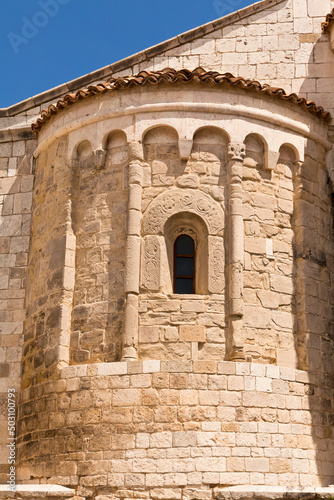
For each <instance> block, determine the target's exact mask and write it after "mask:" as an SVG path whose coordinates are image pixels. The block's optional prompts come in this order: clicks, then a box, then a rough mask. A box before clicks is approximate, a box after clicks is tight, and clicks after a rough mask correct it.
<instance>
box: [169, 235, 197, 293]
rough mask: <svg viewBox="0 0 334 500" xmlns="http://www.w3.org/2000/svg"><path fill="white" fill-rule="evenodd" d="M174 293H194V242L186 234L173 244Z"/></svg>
mask: <svg viewBox="0 0 334 500" xmlns="http://www.w3.org/2000/svg"><path fill="white" fill-rule="evenodd" d="M174 293H183V294H184V293H190V294H191V293H195V242H194V240H193V239H192V238H191V237H190V236H188V235H186V234H181V235H180V236H179V237H178V238H176V240H175V243H174Z"/></svg>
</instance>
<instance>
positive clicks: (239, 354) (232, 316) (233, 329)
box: [227, 142, 245, 361]
mask: <svg viewBox="0 0 334 500" xmlns="http://www.w3.org/2000/svg"><path fill="white" fill-rule="evenodd" d="M244 157H245V145H244V144H243V143H234V142H232V143H230V144H229V145H228V160H229V161H228V192H229V198H228V214H229V225H228V226H229V244H228V248H229V250H228V316H229V321H228V326H229V335H228V345H227V354H228V358H229V359H230V360H234V361H237V360H243V359H245V355H244V335H243V319H242V318H243V314H244V303H243V266H244V222H243V217H242V164H243V159H244Z"/></svg>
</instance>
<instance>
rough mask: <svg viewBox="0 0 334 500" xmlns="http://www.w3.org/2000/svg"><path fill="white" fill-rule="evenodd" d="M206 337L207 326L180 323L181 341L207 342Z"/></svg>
mask: <svg viewBox="0 0 334 500" xmlns="http://www.w3.org/2000/svg"><path fill="white" fill-rule="evenodd" d="M205 337H206V328H205V326H197V325H180V341H181V342H205Z"/></svg>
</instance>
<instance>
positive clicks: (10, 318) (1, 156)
mask: <svg viewBox="0 0 334 500" xmlns="http://www.w3.org/2000/svg"><path fill="white" fill-rule="evenodd" d="M35 147H36V140H35V138H34V137H33V134H32V133H31V132H28V133H26V132H24V131H21V132H20V131H19V132H18V133H16V134H8V133H7V134H3V136H2V137H1V139H0V210H1V228H0V231H1V240H0V400H1V404H0V436H1V438H0V457H1V458H0V478H1V479H4V480H6V475H5V473H6V472H7V468H8V464H7V457H8V448H7V443H8V441H7V438H8V432H7V394H8V389H9V388H14V389H15V390H16V397H17V399H18V397H19V390H20V375H21V358H22V346H23V322H24V319H25V288H26V281H27V264H28V251H29V241H30V226H31V204H32V189H33V183H34V175H33V160H32V152H33V150H34V149H35Z"/></svg>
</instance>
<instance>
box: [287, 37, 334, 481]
mask: <svg viewBox="0 0 334 500" xmlns="http://www.w3.org/2000/svg"><path fill="white" fill-rule="evenodd" d="M301 36H304V38H305V42H306V41H308V40H306V37H307V36H309V37H312V35H301ZM313 37H314V35H313ZM309 41H313V42H314V38H313V39H312V40H309ZM305 76H306V77H305V80H304V82H303V84H302V85H301V87H300V90H299V92H298V93H299V95H301V96H304V97H306V98H307V99H308V100H316V104H317V105H321V106H323V107H324V108H325V110H326V111H330V112H331V113H332V115H333V108H334V106H333V99H332V95H333V94H332V93H331V92H332V89H333V88H334V54H333V53H332V51H331V49H330V41H329V35H325V34H322V35H320V37H319V38H318V40H317V41H316V43H313V50H312V52H311V54H310V57H309V62H308V65H307V66H306V75H305ZM329 129H331V125H330V126H329ZM326 139H327V137H326ZM327 161H328V158H327ZM328 167H330V165H327V166H326V151H325V148H324V147H323V146H321V145H320V144H316V143H315V142H314V141H312V140H308V141H307V143H306V146H305V161H304V162H303V164H302V165H301V166H300V168H299V174H298V183H297V186H296V191H295V197H296V198H297V201H296V205H298V212H299V214H298V216H297V217H298V218H299V220H298V224H297V227H296V229H297V232H296V242H295V245H294V253H295V255H294V257H295V263H296V270H297V273H296V281H295V290H296V297H297V313H298V316H297V332H296V349H297V353H298V358H299V367H300V368H301V369H305V370H307V371H308V372H309V385H308V386H307V390H308V405H309V407H308V409H309V410H310V413H311V425H312V434H311V436H312V439H313V442H314V444H315V449H316V463H317V468H318V476H319V480H320V482H321V484H322V485H323V486H327V485H329V484H333V483H334V431H333V423H334V398H333V388H334V363H333V359H334V308H333V305H334V291H333V288H334V287H333V285H334V283H333V278H334V274H333V272H334V231H333V204H332V192H333V187H332V184H331V182H330V180H329V176H328ZM298 238H299V241H298ZM306 409H307V408H306Z"/></svg>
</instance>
